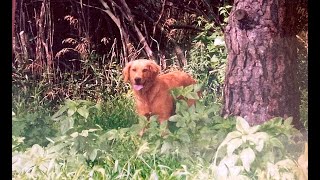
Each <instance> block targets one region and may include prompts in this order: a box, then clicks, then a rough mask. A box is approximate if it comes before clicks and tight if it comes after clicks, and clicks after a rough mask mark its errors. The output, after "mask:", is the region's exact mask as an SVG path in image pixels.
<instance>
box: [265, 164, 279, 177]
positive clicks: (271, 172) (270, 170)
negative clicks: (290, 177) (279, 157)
mask: <svg viewBox="0 0 320 180" xmlns="http://www.w3.org/2000/svg"><path fill="white" fill-rule="evenodd" d="M267 178H268V179H280V173H279V169H278V166H276V165H274V164H272V163H269V162H268V163H267Z"/></svg>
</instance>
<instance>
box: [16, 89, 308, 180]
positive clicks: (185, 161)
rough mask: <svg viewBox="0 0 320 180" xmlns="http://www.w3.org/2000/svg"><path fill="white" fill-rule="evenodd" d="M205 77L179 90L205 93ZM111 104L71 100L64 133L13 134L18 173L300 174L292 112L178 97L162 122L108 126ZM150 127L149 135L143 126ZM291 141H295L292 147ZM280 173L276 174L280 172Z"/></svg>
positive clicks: (63, 111) (61, 115)
mask: <svg viewBox="0 0 320 180" xmlns="http://www.w3.org/2000/svg"><path fill="white" fill-rule="evenodd" d="M198 89H199V85H195V86H189V87H185V88H178V89H176V90H174V91H173V94H174V95H175V96H180V95H186V96H187V97H192V98H195V99H197V97H196V93H195V92H197V91H198ZM102 107H103V106H101V105H99V103H98V104H96V103H92V102H88V101H72V100H67V101H66V103H65V104H64V105H63V106H61V108H60V110H59V111H57V112H56V113H55V114H54V115H53V116H52V118H53V119H55V120H58V121H59V122H61V125H62V126H64V125H63V124H64V123H63V122H64V121H66V120H67V121H68V122H70V118H71V119H73V122H72V123H73V124H72V126H71V125H70V123H68V126H66V127H67V128H66V127H64V128H62V130H63V131H62V132H61V135H59V136H57V137H55V138H47V139H48V140H49V141H50V144H48V145H47V146H46V147H44V146H39V145H37V144H35V145H33V146H32V147H29V148H27V149H21V148H19V146H20V145H21V144H23V138H17V137H13V142H14V143H13V146H12V148H13V150H14V153H13V165H12V167H13V171H12V173H13V177H14V178H16V179H70V178H76V179H79V178H80V179H87V178H89V179H154V178H155V179H189V178H191V179H234V178H236V179H259V178H260V177H263V178H264V179H266V178H269V179H272V178H275V179H276V178H277V177H279V178H280V177H282V178H284V177H289V178H292V177H296V176H297V175H296V172H298V171H299V167H298V166H297V163H296V159H297V158H298V156H299V155H300V154H301V152H302V151H303V150H302V148H301V147H303V146H302V145H301V144H303V142H302V141H299V142H298V143H296V142H294V141H293V139H296V137H297V136H298V135H299V133H298V131H297V130H296V129H294V128H293V126H292V125H291V120H290V119H288V120H285V121H283V120H282V119H281V118H275V119H273V120H270V121H268V122H266V123H265V124H262V125H259V126H252V127H250V126H249V125H248V123H247V122H246V121H245V120H244V119H242V118H240V117H237V118H236V121H235V120H234V119H233V118H229V119H223V118H222V117H220V116H219V111H220V107H219V105H216V104H211V105H205V103H204V101H203V100H198V101H197V102H196V104H195V105H192V106H190V107H189V106H187V105H186V103H185V102H184V101H183V100H178V102H177V108H176V114H175V115H174V116H172V117H171V118H170V119H169V121H167V122H164V123H162V124H159V123H158V121H157V117H156V116H152V117H151V118H150V120H147V119H146V118H145V117H140V118H139V121H138V123H137V124H133V125H132V126H130V127H124V128H113V129H103V128H101V126H99V125H98V124H96V123H95V122H96V121H94V118H93V117H95V118H97V117H98V116H101V115H103V113H101V108H102ZM142 131H143V132H144V133H143V135H142V136H140V135H141V132H142ZM288 147H290V148H288ZM274 173H275V174H274Z"/></svg>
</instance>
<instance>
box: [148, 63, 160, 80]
mask: <svg viewBox="0 0 320 180" xmlns="http://www.w3.org/2000/svg"><path fill="white" fill-rule="evenodd" d="M149 69H150V71H151V72H152V73H153V74H154V75H155V76H157V75H158V74H159V73H160V70H161V67H160V66H159V65H158V64H157V63H155V62H154V61H150V62H149Z"/></svg>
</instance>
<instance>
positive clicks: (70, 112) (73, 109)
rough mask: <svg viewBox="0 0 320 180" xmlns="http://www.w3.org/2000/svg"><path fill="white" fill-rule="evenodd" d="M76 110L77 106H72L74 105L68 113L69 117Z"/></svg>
mask: <svg viewBox="0 0 320 180" xmlns="http://www.w3.org/2000/svg"><path fill="white" fill-rule="evenodd" d="M76 111H77V107H75V106H72V107H69V109H68V111H67V114H68V116H69V117H71V116H72V115H73V114H74V113H75V112H76Z"/></svg>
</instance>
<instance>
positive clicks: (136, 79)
mask: <svg viewBox="0 0 320 180" xmlns="http://www.w3.org/2000/svg"><path fill="white" fill-rule="evenodd" d="M159 73H160V66H159V65H157V64H156V63H155V62H154V61H151V60H146V59H139V60H135V61H131V62H129V63H128V64H127V65H126V66H125V68H124V69H123V76H124V81H125V82H128V81H129V82H130V84H131V87H132V89H133V94H134V99H135V102H136V109H137V112H138V114H140V115H143V116H146V117H149V116H151V115H158V120H159V122H160V123H162V122H163V121H165V120H168V119H169V117H170V116H171V115H172V114H173V113H174V99H173V97H172V96H171V94H170V89H172V88H176V87H180V86H188V85H191V84H195V83H196V81H195V80H194V79H193V78H192V77H191V76H190V75H189V74H187V73H185V72H182V71H174V72H169V73H167V74H161V75H159Z"/></svg>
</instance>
